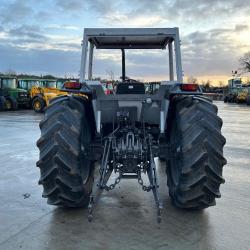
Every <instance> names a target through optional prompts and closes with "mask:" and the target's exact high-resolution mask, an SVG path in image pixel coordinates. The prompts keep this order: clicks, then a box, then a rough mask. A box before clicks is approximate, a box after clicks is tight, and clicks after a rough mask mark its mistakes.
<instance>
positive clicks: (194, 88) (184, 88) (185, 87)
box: [181, 83, 199, 91]
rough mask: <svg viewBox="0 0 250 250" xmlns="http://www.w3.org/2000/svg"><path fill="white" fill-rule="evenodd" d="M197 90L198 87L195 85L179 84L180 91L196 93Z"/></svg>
mask: <svg viewBox="0 0 250 250" xmlns="http://www.w3.org/2000/svg"><path fill="white" fill-rule="evenodd" d="M198 88H199V85H198V84H196V83H183V84H181V90H182V91H197V90H198Z"/></svg>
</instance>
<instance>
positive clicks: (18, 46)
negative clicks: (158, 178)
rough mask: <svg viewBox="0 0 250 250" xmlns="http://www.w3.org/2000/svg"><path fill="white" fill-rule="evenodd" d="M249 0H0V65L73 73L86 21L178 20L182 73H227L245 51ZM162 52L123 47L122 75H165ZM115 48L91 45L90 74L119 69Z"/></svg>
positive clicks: (172, 23)
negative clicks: (125, 55) (125, 53)
mask: <svg viewBox="0 0 250 250" xmlns="http://www.w3.org/2000/svg"><path fill="white" fill-rule="evenodd" d="M249 13H250V0H227V1H219V0H193V1H191V0H154V1H153V0H133V1H124V0H115V1H114V0H82V1H80V0H43V1H36V0H0V72H8V71H10V70H13V71H16V72H17V73H29V74H39V75H41V74H42V75H45V74H53V75H56V76H58V77H59V76H68V77H72V76H78V74H79V70H80V60H81V41H82V35H83V29H84V28H92V27H93V28H96V27H99V28H102V27H104V28H119V27H128V28H129V27H133V28H136V27H140V28H143V27H151V28H155V27H160V28H162V27H164V28H165V27H179V28H180V38H181V44H182V45H181V50H182V64H183V70H184V76H185V77H186V78H187V77H191V76H192V77H195V78H198V79H199V81H202V80H208V79H210V80H212V81H214V82H218V81H224V82H226V81H227V79H229V78H230V77H231V71H232V70H237V69H238V68H239V58H240V57H241V56H243V55H244V53H246V52H248V51H250V14H249ZM166 53H167V52H166V51H143V52H139V51H132V50H130V51H128V52H127V58H126V63H127V72H128V73H127V75H128V76H130V77H131V78H136V79H141V80H166V79H167V77H168V70H167V66H166V64H167V60H166V58H167V54H166ZM120 62H121V55H120V52H119V51H100V50H98V51H96V52H95V58H94V76H96V77H97V76H100V77H102V78H108V77H109V76H110V72H111V71H112V72H113V73H114V76H115V78H119V77H120V75H121V65H120Z"/></svg>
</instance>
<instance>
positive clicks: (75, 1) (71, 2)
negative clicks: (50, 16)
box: [55, 0, 84, 12]
mask: <svg viewBox="0 0 250 250" xmlns="http://www.w3.org/2000/svg"><path fill="white" fill-rule="evenodd" d="M55 4H56V6H57V7H59V8H60V9H62V10H64V11H67V12H72V11H73V12H78V11H80V10H82V9H83V7H84V1H82V0H80V1H79V0H56V1H55Z"/></svg>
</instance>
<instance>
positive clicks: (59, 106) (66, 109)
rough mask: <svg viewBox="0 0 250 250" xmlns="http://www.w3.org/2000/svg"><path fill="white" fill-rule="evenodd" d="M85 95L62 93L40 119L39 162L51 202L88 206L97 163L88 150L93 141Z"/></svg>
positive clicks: (42, 180)
mask: <svg viewBox="0 0 250 250" xmlns="http://www.w3.org/2000/svg"><path fill="white" fill-rule="evenodd" d="M84 103H85V100H84V99H83V98H82V97H72V96H62V97H58V98H56V99H55V100H53V101H52V102H51V105H50V106H49V107H48V108H47V109H46V110H45V115H44V119H43V120H42V121H41V123H40V129H41V137H40V139H39V140H38V142H37V146H38V147H39V149H40V159H39V161H38V162H37V166H38V167H39V168H40V172H41V177H40V180H39V184H41V185H43V189H44V191H43V194H42V196H43V197H45V198H47V202H48V204H51V205H57V206H63V207H86V206H87V205H88V202H89V198H90V193H91V190H92V185H93V180H94V177H93V174H94V169H93V167H94V165H93V162H92V161H90V160H88V159H86V156H85V155H84V154H85V152H84V150H85V149H86V146H87V145H88V144H89V143H90V141H91V128H90V125H89V122H88V120H87V118H86V112H87V111H86V110H85V105H84Z"/></svg>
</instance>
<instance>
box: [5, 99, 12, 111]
mask: <svg viewBox="0 0 250 250" xmlns="http://www.w3.org/2000/svg"><path fill="white" fill-rule="evenodd" d="M6 107H7V109H11V102H10V100H6Z"/></svg>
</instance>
